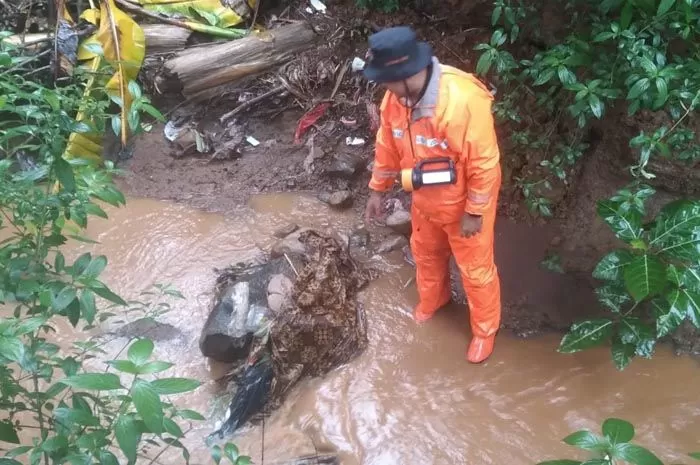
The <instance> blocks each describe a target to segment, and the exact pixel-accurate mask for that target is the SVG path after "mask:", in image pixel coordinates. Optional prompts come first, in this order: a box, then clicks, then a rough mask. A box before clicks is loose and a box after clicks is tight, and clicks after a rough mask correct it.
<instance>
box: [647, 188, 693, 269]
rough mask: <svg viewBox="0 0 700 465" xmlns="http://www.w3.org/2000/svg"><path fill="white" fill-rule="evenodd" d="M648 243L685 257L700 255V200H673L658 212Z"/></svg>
mask: <svg viewBox="0 0 700 465" xmlns="http://www.w3.org/2000/svg"><path fill="white" fill-rule="evenodd" d="M649 246H650V247H654V248H656V249H658V250H659V253H662V254H668V255H670V256H672V257H676V258H680V259H683V260H686V259H687V260H690V261H697V260H698V259H700V201H696V200H679V201H675V202H671V203H669V204H667V205H666V206H664V208H662V209H661V211H660V212H659V214H658V215H657V216H656V221H655V222H654V226H653V228H652V229H651V231H650V233H649Z"/></svg>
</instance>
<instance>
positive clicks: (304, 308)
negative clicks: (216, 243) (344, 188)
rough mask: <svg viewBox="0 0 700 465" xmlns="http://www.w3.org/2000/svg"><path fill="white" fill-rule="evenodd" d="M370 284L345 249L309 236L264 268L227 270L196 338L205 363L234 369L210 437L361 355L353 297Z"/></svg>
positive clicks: (285, 245)
mask: <svg viewBox="0 0 700 465" xmlns="http://www.w3.org/2000/svg"><path fill="white" fill-rule="evenodd" d="M372 278H373V273H372V271H371V270H368V269H366V268H364V267H363V266H362V265H360V264H359V263H357V262H356V261H355V260H354V259H353V258H352V257H351V256H350V253H349V251H348V248H347V244H345V243H343V242H342V241H339V240H338V239H336V238H334V237H331V236H327V235H324V234H321V233H320V232H317V231H314V230H310V229H299V230H296V231H293V232H291V233H290V234H289V235H288V236H287V237H285V238H283V239H281V241H280V243H279V244H278V245H277V246H275V247H274V248H273V251H272V254H271V258H270V260H268V261H267V262H266V263H264V264H258V265H253V266H249V267H245V266H243V265H237V266H235V267H232V268H229V269H227V270H224V271H223V272H222V273H221V274H220V276H219V279H218V282H217V297H216V298H215V300H214V302H215V304H214V307H213V310H212V313H211V314H210V316H209V319H208V320H207V323H206V324H205V326H204V329H203V331H202V338H201V339H200V347H201V349H202V352H203V353H204V354H205V355H206V356H208V357H211V358H215V359H217V360H223V361H227V362H238V367H236V369H234V371H233V372H232V378H233V382H232V385H233V387H234V388H235V394H234V397H233V400H232V402H231V406H230V408H229V411H228V414H227V418H226V420H225V422H224V424H223V425H222V426H221V428H220V429H219V430H218V431H217V432H216V433H215V435H218V436H219V437H223V436H226V435H228V434H230V433H232V432H234V431H235V430H236V429H238V428H239V427H241V426H242V425H243V424H245V423H246V422H247V421H248V420H250V419H252V418H253V417H254V416H256V415H257V414H259V413H262V412H263V409H264V408H265V407H266V406H268V405H270V404H272V405H273V406H278V405H279V404H281V402H282V401H283V400H284V397H285V395H286V394H287V393H288V392H289V390H290V389H291V388H292V387H293V386H295V385H296V383H298V382H299V381H300V380H301V379H303V378H306V377H316V376H323V375H325V374H326V373H328V372H329V371H331V370H332V369H334V368H336V367H338V366H340V365H342V364H344V363H347V362H348V361H350V360H352V359H353V358H354V357H356V356H357V355H359V354H360V353H362V351H364V349H365V348H366V347H367V343H368V339H367V323H366V320H365V314H364V308H363V307H362V304H361V303H360V302H358V301H357V293H358V292H359V291H360V290H361V289H362V288H363V287H364V286H365V285H366V284H368V283H369V281H370V280H371V279H372ZM273 408H274V407H273Z"/></svg>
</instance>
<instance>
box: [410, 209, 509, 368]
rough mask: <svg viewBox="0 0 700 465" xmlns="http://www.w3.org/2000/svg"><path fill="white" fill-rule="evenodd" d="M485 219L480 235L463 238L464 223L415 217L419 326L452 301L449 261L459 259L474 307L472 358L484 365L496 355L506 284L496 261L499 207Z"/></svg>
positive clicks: (471, 314)
mask: <svg viewBox="0 0 700 465" xmlns="http://www.w3.org/2000/svg"><path fill="white" fill-rule="evenodd" d="M493 204H494V207H493V208H490V209H489V210H488V211H487V212H486V214H485V215H484V216H483V223H482V228H481V232H480V233H479V234H477V235H475V236H472V237H463V236H462V231H461V225H460V223H452V224H448V225H444V226H442V225H438V224H434V223H432V222H430V220H428V219H427V218H425V216H423V215H421V214H420V213H419V212H417V211H415V209H414V212H413V215H412V216H413V234H412V235H411V249H412V252H413V257H414V259H415V262H416V285H417V288H418V294H419V297H420V303H419V305H418V307H417V308H416V311H415V318H416V320H417V321H419V322H420V321H425V320H427V319H429V318H430V317H431V316H432V315H433V314H434V313H435V311H436V310H438V308H440V307H441V306H442V305H444V304H445V303H446V302H447V301H448V300H449V297H450V280H449V268H448V265H449V256H450V252H451V253H452V254H453V255H454V256H455V261H456V262H457V266H458V268H459V271H460V274H461V277H462V283H463V285H464V290H465V292H466V294H467V303H468V305H469V323H470V326H471V330H472V336H473V338H472V342H471V343H470V346H469V351H468V353H467V359H468V360H469V361H470V362H473V363H479V362H482V361H483V360H485V359H486V358H488V356H489V355H491V352H492V351H493V344H494V337H495V335H496V332H497V331H498V329H499V327H500V324H501V283H500V278H499V276H498V269H497V267H496V264H495V261H494V252H493V250H494V226H495V221H496V207H495V204H496V202H495V201H494V202H493Z"/></svg>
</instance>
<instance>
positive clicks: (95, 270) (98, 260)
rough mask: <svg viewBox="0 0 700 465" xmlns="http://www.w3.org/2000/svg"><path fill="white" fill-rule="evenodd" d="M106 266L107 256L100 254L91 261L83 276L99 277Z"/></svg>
mask: <svg viewBox="0 0 700 465" xmlns="http://www.w3.org/2000/svg"><path fill="white" fill-rule="evenodd" d="M106 267H107V257H105V256H104V255H100V256H98V257H95V258H93V259H92V260H91V261H90V264H89V265H88V266H87V268H85V271H83V276H85V277H88V278H93V279H94V278H97V277H98V276H99V275H100V273H102V271H104V269H105V268H106Z"/></svg>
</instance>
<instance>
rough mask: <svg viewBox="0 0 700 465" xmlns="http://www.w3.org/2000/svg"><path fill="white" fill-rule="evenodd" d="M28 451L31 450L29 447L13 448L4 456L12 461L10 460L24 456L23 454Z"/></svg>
mask: <svg viewBox="0 0 700 465" xmlns="http://www.w3.org/2000/svg"><path fill="white" fill-rule="evenodd" d="M30 450H32V447H31V446H19V447H15V448H14V449H12V450H11V451H9V452H8V453H7V454H5V457H7V458H10V459H12V458H15V457H19V456H20V455H24V454H26V453H27V452H29V451H30ZM1 464H2V462H0V465H1Z"/></svg>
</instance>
